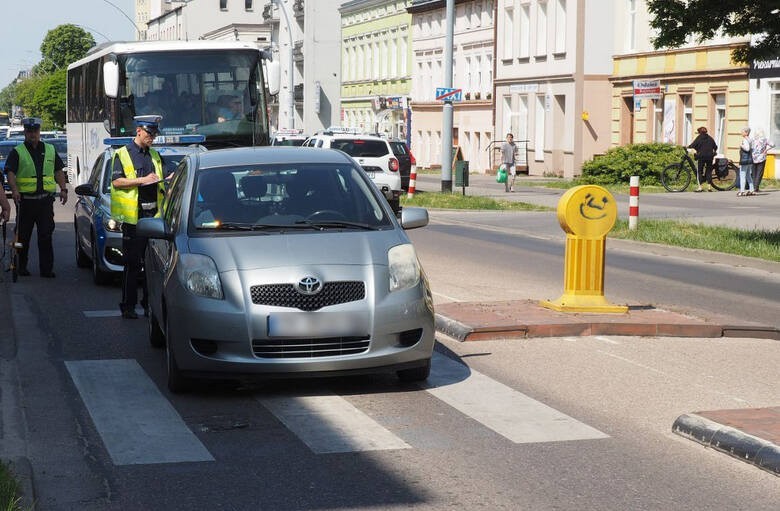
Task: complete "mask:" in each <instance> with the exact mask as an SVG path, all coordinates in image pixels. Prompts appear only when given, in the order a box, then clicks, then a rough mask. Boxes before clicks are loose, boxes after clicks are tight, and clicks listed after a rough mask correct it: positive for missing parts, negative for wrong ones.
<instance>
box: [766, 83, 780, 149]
mask: <svg viewBox="0 0 780 511" xmlns="http://www.w3.org/2000/svg"><path fill="white" fill-rule="evenodd" d="M769 139H770V140H771V141H772V143H774V144H775V147H780V82H770V84H769Z"/></svg>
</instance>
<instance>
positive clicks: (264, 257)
mask: <svg viewBox="0 0 780 511" xmlns="http://www.w3.org/2000/svg"><path fill="white" fill-rule="evenodd" d="M402 243H409V240H408V238H407V237H406V235H405V234H403V231H400V230H397V229H392V230H388V231H372V232H366V231H357V232H355V231H350V232H319V233H313V232H298V233H292V234H278V233H271V234H267V235H263V234H253V235H249V236H217V237H198V238H190V239H189V250H190V252H191V253H194V254H205V255H208V256H210V257H211V258H212V259H214V262H215V263H216V264H217V268H219V271H220V272H225V271H232V270H240V271H245V270H255V269H265V268H274V267H281V266H297V265H368V264H382V265H387V251H388V250H389V249H390V248H391V247H393V246H395V245H399V244H402Z"/></svg>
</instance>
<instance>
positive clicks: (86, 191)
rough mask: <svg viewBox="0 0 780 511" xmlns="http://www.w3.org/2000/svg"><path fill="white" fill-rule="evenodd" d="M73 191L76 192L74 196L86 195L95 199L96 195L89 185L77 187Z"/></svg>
mask: <svg viewBox="0 0 780 511" xmlns="http://www.w3.org/2000/svg"><path fill="white" fill-rule="evenodd" d="M74 191H75V192H76V195H86V196H87V197H97V195H98V194H97V192H96V191H95V190H93V189H92V185H91V184H89V183H87V184H83V185H78V186H77V187H76V189H75V190H74Z"/></svg>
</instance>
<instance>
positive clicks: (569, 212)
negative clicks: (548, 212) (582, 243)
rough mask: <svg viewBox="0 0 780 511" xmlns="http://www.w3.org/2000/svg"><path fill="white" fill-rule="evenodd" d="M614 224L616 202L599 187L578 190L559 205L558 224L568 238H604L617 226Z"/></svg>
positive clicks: (562, 198) (564, 196)
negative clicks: (569, 236) (570, 236)
mask: <svg viewBox="0 0 780 511" xmlns="http://www.w3.org/2000/svg"><path fill="white" fill-rule="evenodd" d="M615 220H617V203H616V202H615V198H614V197H613V196H612V194H611V193H609V191H607V190H606V189H605V188H602V187H600V186H596V185H582V186H575V187H574V188H570V189H569V190H568V191H567V192H566V193H565V194H563V196H562V197H561V199H560V201H558V222H559V223H560V224H561V229H563V230H564V231H565V232H566V233H568V234H573V235H575V236H580V237H583V238H590V239H598V238H603V237H604V236H606V235H607V233H608V232H609V231H610V230H611V229H612V227H613V226H614V225H615Z"/></svg>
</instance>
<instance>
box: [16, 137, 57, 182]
mask: <svg viewBox="0 0 780 511" xmlns="http://www.w3.org/2000/svg"><path fill="white" fill-rule="evenodd" d="M39 143H40V144H43V191H44V192H48V193H54V192H55V191H57V188H56V184H57V183H56V181H54V155H55V152H54V146H53V145H51V144H44V143H43V142H39ZM16 154H18V155H19V168H18V169H17V171H16V187H17V189H18V190H19V193H35V191H36V190H37V189H38V172H37V171H36V170H35V162H33V159H32V155H31V154H30V151H28V150H27V146H25V145H24V144H19V145H18V146H16Z"/></svg>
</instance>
